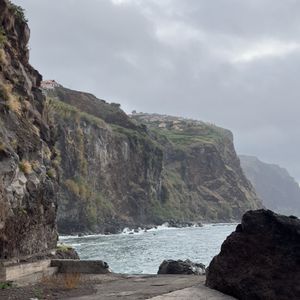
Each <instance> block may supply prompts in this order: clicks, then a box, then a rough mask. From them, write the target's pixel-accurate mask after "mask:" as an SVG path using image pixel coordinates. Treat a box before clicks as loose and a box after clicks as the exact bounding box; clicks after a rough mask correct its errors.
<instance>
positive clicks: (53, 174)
mask: <svg viewBox="0 0 300 300" xmlns="http://www.w3.org/2000/svg"><path fill="white" fill-rule="evenodd" d="M47 175H48V177H50V178H51V179H55V178H56V171H55V170H54V169H53V168H51V169H49V170H48V171H47Z"/></svg>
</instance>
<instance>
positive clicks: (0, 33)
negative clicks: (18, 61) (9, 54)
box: [0, 26, 6, 48]
mask: <svg viewBox="0 0 300 300" xmlns="http://www.w3.org/2000/svg"><path fill="white" fill-rule="evenodd" d="M5 42H6V35H5V31H4V28H3V27H2V26H0V48H2V47H3V46H4V43H5Z"/></svg>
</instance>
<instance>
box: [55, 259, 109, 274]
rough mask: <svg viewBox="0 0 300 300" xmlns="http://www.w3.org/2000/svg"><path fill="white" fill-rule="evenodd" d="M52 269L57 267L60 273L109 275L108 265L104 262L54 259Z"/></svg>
mask: <svg viewBox="0 0 300 300" xmlns="http://www.w3.org/2000/svg"><path fill="white" fill-rule="evenodd" d="M51 267H57V268H58V272H59V273H80V274H107V273H110V272H111V271H110V269H109V267H108V264H107V263H106V262H104V261H102V260H73V259H53V260H51Z"/></svg>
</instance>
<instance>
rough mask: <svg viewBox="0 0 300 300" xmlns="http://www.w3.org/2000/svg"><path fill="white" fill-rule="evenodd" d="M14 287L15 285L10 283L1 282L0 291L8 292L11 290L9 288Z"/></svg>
mask: <svg viewBox="0 0 300 300" xmlns="http://www.w3.org/2000/svg"><path fill="white" fill-rule="evenodd" d="M12 287H13V284H12V282H10V281H7V282H0V290H6V289H9V288H12Z"/></svg>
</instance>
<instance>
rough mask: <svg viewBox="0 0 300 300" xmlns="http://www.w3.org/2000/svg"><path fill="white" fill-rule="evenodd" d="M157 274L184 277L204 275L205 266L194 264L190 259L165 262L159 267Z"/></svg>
mask: <svg viewBox="0 0 300 300" xmlns="http://www.w3.org/2000/svg"><path fill="white" fill-rule="evenodd" d="M157 274H183V275H204V274H205V265H203V264H199V263H194V262H192V261H190V260H189V259H187V260H185V261H183V260H164V261H163V262H162V263H161V265H160V266H159V270H158V272H157Z"/></svg>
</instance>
